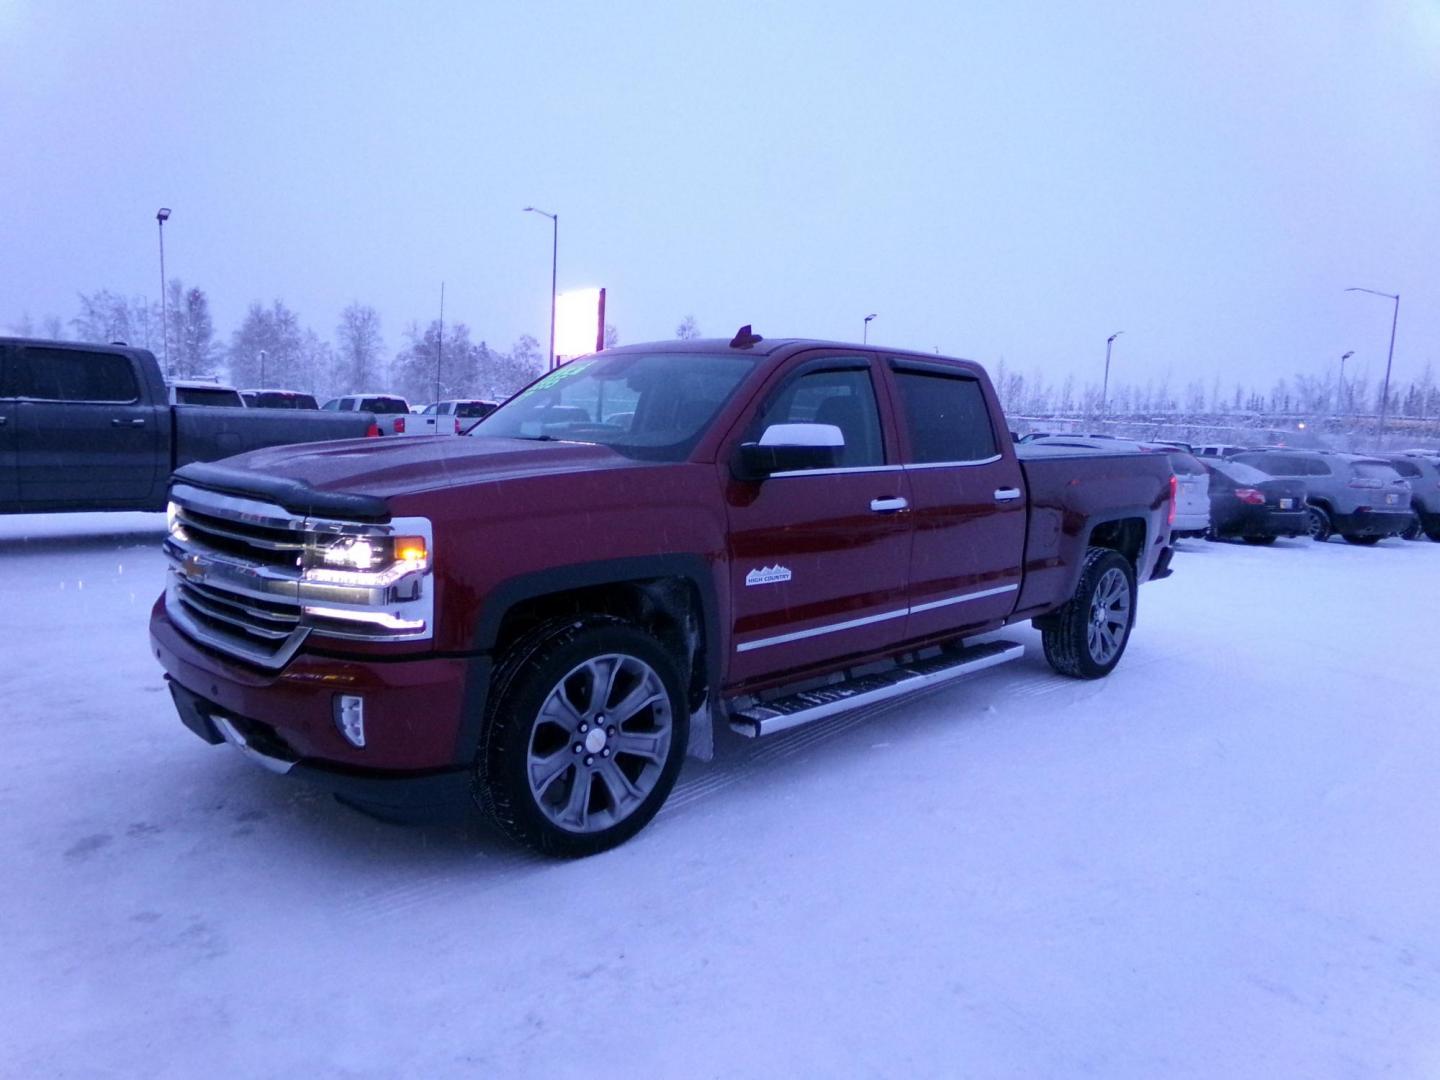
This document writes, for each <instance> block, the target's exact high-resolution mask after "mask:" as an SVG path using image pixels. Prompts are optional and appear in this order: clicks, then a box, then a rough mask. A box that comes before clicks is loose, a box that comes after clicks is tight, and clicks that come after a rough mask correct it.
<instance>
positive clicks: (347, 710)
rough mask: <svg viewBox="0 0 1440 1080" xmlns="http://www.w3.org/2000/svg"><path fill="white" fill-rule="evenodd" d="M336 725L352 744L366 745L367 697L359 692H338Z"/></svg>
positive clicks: (336, 697)
mask: <svg viewBox="0 0 1440 1080" xmlns="http://www.w3.org/2000/svg"><path fill="white" fill-rule="evenodd" d="M335 726H336V727H337V728H339V729H340V734H341V735H344V736H345V738H346V739H348V740H349V741H350V743H351V745H353V746H364V745H365V699H364V698H363V697H360V696H359V695H358V694H336V695H335Z"/></svg>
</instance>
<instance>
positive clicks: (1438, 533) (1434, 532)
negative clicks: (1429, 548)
mask: <svg viewBox="0 0 1440 1080" xmlns="http://www.w3.org/2000/svg"><path fill="white" fill-rule="evenodd" d="M1425 535H1426V536H1428V537H1429V538H1430V539H1431V540H1433V541H1434V542H1435V543H1437V544H1440V528H1436V529H1426V530H1425Z"/></svg>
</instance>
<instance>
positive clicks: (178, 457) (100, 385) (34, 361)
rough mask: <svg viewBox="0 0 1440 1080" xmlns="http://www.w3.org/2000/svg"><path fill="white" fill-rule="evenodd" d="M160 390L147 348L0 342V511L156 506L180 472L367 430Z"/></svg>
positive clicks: (368, 421) (345, 419) (353, 419)
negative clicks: (188, 399)
mask: <svg viewBox="0 0 1440 1080" xmlns="http://www.w3.org/2000/svg"><path fill="white" fill-rule="evenodd" d="M195 386H196V387H198V389H195V390H194V392H195V393H201V392H204V391H205V390H207V389H208V390H209V391H222V390H225V389H226V388H223V387H219V386H216V385H213V384H212V385H208V387H207V385H206V384H195ZM228 393H230V394H233V395H235V401H234V404H235V405H236V406H238V405H239V404H240V398H239V395H238V394H235V391H233V390H229V391H228ZM169 394H170V390H169V389H167V387H166V385H165V380H164V378H163V377H162V376H161V374H160V365H159V364H157V363H156V361H155V357H154V356H153V355H151V354H150V353H149V352H148V351H146V350H145V349H132V348H128V347H125V346H118V345H79V344H76V343H74V342H68V341H64V342H62V341H35V340H28V339H23V338H0V513H4V514H16V513H30V512H35V511H49V510H163V509H164V508H165V489H166V484H167V482H168V481H169V478H170V473H171V471H172V470H173V469H175V468H176V467H177V466H180V465H184V464H187V463H189V462H192V461H214V460H216V459H218V458H223V457H229V456H230V455H232V454H239V453H242V452H244V451H246V450H254V449H256V448H258V447H264V446H275V445H279V444H282V443H303V442H314V441H317V440H322V439H349V438H351V437H354V436H363V435H365V434H366V433H367V432H369V431H370V430H372V429H373V426H374V422H375V418H374V417H373V416H370V415H357V414H351V415H349V416H321V415H320V414H319V413H312V414H309V415H307V416H296V415H295V414H293V413H291V414H289V415H286V414H283V413H279V412H271V411H268V410H249V409H245V408H243V407H235V408H212V407H209V406H208V405H185V404H178V405H172V404H171V403H170V397H169ZM182 400H183V399H182Z"/></svg>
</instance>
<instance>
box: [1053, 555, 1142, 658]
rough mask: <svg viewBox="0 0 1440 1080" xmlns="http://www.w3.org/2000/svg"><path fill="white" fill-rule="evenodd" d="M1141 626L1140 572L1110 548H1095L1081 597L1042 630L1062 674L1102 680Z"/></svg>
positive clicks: (1087, 557)
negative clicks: (1137, 601)
mask: <svg viewBox="0 0 1440 1080" xmlns="http://www.w3.org/2000/svg"><path fill="white" fill-rule="evenodd" d="M1134 625H1135V570H1134V568H1133V567H1131V565H1130V561H1129V560H1128V559H1126V558H1125V556H1123V555H1121V554H1120V553H1119V552H1118V551H1112V550H1111V549H1110V548H1091V549H1090V550H1089V551H1088V552H1087V553H1086V555H1085V564H1084V566H1083V567H1081V570H1080V583H1079V584H1078V585H1077V586H1076V587H1075V595H1074V596H1073V597H1071V598H1070V599H1069V600H1068V601H1066V603H1065V604H1064V605H1063V606H1062V607H1061V608H1060V609H1059V610H1058V611H1056V612H1055V613H1054V615H1053V616H1051V618H1050V619H1049V620H1047V622H1046V623H1045V625H1044V627H1043V629H1042V631H1041V636H1040V640H1041V644H1042V645H1043V646H1044V648H1045V659H1046V660H1048V661H1049V662H1050V666H1051V667H1053V668H1054V669H1055V670H1056V671H1058V672H1059V673H1060V674H1061V675H1069V676H1071V677H1072V678H1076V679H1099V678H1102V677H1104V676H1106V675H1109V674H1110V672H1111V671H1113V670H1114V669H1115V665H1116V664H1118V663H1119V662H1120V657H1121V656H1122V655H1123V654H1124V652H1125V646H1126V644H1127V643H1128V642H1129V641H1130V628H1131V627H1132V626H1134Z"/></svg>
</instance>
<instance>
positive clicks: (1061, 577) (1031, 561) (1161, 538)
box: [1015, 443, 1172, 615]
mask: <svg viewBox="0 0 1440 1080" xmlns="http://www.w3.org/2000/svg"><path fill="white" fill-rule="evenodd" d="M1015 452H1016V456H1017V457H1018V458H1019V459H1020V469H1021V471H1022V472H1023V473H1024V475H1025V486H1026V489H1027V492H1028V504H1029V505H1028V514H1029V522H1028V525H1027V528H1026V532H1025V578H1024V583H1023V585H1022V586H1021V590H1020V599H1019V601H1018V603H1017V604H1016V612H1017V614H1018V615H1023V614H1025V613H1027V612H1030V611H1035V610H1038V609H1045V608H1050V607H1053V606H1054V605H1055V604H1057V603H1060V602H1062V601H1063V600H1064V599H1065V598H1066V597H1068V596H1070V595H1071V593H1073V592H1074V591H1075V583H1076V580H1077V576H1078V574H1079V568H1080V566H1081V565H1082V564H1083V563H1084V561H1085V558H1084V557H1085V552H1084V547H1085V544H1086V538H1085V530H1087V529H1088V528H1089V527H1091V526H1092V525H1095V524H1097V523H1106V524H1107V525H1108V526H1109V527H1110V528H1111V529H1113V530H1115V531H1117V532H1124V533H1127V534H1133V535H1132V536H1131V539H1132V542H1133V543H1134V544H1135V546H1136V551H1135V556H1136V557H1135V569H1136V581H1137V583H1139V582H1145V581H1149V580H1151V578H1154V577H1163V576H1165V574H1166V573H1168V570H1167V569H1166V568H1165V567H1164V566H1163V565H1157V564H1159V560H1160V557H1161V554H1162V553H1163V552H1164V551H1165V548H1166V543H1167V540H1168V530H1165V531H1163V532H1162V533H1161V534H1160V535H1153V530H1147V528H1146V525H1145V523H1146V522H1149V521H1153V520H1154V519H1155V514H1156V512H1157V511H1161V510H1164V508H1165V506H1166V503H1167V502H1168V500H1169V498H1170V481H1171V475H1172V473H1171V469H1170V462H1169V459H1168V458H1167V457H1166V456H1165V455H1164V454H1145V453H1136V452H1134V451H1129V450H1092V449H1088V448H1084V447H1068V446H1065V447H1062V446H1036V445H1033V444H1028V443H1027V444H1025V445H1021V446H1017V447H1016V448H1015ZM1137 462H1140V463H1141V465H1140V467H1137ZM1162 520H1163V519H1162ZM1157 571H1158V573H1157Z"/></svg>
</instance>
